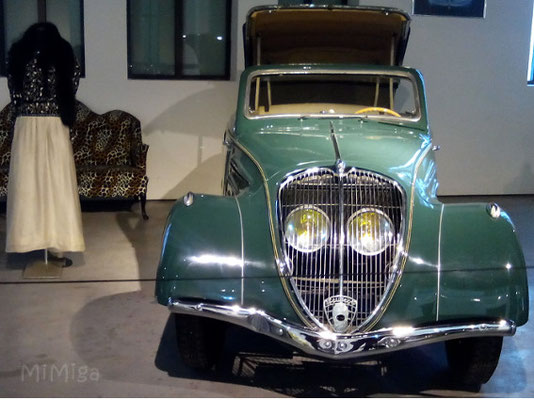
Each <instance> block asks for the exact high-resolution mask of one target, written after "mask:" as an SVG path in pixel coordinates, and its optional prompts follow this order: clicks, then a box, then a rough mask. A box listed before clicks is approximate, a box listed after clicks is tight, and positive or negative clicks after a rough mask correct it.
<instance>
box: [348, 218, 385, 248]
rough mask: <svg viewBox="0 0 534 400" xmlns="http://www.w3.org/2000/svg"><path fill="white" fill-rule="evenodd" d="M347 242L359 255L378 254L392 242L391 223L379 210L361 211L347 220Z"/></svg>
mask: <svg viewBox="0 0 534 400" xmlns="http://www.w3.org/2000/svg"><path fill="white" fill-rule="evenodd" d="M347 241H348V243H349V244H350V246H351V247H352V248H353V249H354V250H356V251H357V252H358V253H360V254H363V255H366V256H374V255H376V254H380V253H382V252H383V251H384V250H385V249H386V248H387V247H388V246H389V245H390V244H391V243H392V242H393V223H392V222H391V219H389V217H388V216H387V215H386V214H384V213H383V212H382V211H380V210H376V209H362V210H360V211H358V212H356V213H354V214H353V215H352V216H351V217H350V219H349V222H348V224H347Z"/></svg>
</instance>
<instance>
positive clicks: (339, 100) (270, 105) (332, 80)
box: [249, 73, 419, 120]
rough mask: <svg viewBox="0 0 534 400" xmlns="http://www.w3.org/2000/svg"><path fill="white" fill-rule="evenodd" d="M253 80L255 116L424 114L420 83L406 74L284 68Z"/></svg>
mask: <svg viewBox="0 0 534 400" xmlns="http://www.w3.org/2000/svg"><path fill="white" fill-rule="evenodd" d="M258 79H259V80H258ZM250 85H251V86H250V91H249V92H250V98H249V112H250V114H251V115H253V116H280V115H291V116H302V115H309V116H321V115H324V116H330V117H332V116H336V115H337V116H344V117H347V116H354V117H365V118H370V119H388V120H402V119H403V118H409V119H412V118H415V117H417V116H418V114H419V110H418V107H417V102H416V96H417V92H416V89H415V86H414V84H413V82H412V80H411V79H409V78H408V77H404V76H395V75H382V74H373V75H371V74H347V73H344V74H336V73H323V74H278V75H262V76H261V77H259V78H253V79H252V81H251V83H250ZM257 89H259V91H257ZM391 95H393V96H392V97H393V98H392V99H391Z"/></svg>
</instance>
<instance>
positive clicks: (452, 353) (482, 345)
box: [446, 336, 502, 390]
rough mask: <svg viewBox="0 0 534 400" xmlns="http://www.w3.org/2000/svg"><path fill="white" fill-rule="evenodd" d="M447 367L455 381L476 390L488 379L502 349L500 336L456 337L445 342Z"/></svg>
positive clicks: (493, 370)
mask: <svg viewBox="0 0 534 400" xmlns="http://www.w3.org/2000/svg"><path fill="white" fill-rule="evenodd" d="M446 349H447V359H448V361H449V368H450V370H451V374H452V376H453V378H454V379H455V381H456V383H459V384H461V385H466V386H472V387H474V388H476V389H477V390H478V389H480V386H481V385H482V384H484V383H486V382H487V381H489V380H490V378H491V376H492V375H493V372H495V368H497V364H498V363H499V357H500V355H501V349H502V337H501V336H497V337H480V338H467V339H456V340H450V341H448V342H446Z"/></svg>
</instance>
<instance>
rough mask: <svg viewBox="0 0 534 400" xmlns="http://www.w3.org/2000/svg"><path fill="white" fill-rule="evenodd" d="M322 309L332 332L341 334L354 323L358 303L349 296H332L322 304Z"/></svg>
mask: <svg viewBox="0 0 534 400" xmlns="http://www.w3.org/2000/svg"><path fill="white" fill-rule="evenodd" d="M323 308H324V312H325V314H326V317H327V319H328V323H329V324H330V326H332V328H334V332H336V333H343V332H346V331H347V329H348V327H349V326H351V325H352V322H353V321H354V317H355V316H356V312H357V311H358V301H357V300H355V299H353V298H352V297H349V296H341V295H338V296H332V297H329V298H327V299H326V300H325V301H324V302H323Z"/></svg>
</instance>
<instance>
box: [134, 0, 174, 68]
mask: <svg viewBox="0 0 534 400" xmlns="http://www.w3.org/2000/svg"><path fill="white" fill-rule="evenodd" d="M129 18H130V38H129V40H130V72H132V73H133V74H138V75H156V76H157V75H174V74H175V31H174V21H175V1H174V0H131V1H130V15H129Z"/></svg>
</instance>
